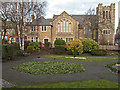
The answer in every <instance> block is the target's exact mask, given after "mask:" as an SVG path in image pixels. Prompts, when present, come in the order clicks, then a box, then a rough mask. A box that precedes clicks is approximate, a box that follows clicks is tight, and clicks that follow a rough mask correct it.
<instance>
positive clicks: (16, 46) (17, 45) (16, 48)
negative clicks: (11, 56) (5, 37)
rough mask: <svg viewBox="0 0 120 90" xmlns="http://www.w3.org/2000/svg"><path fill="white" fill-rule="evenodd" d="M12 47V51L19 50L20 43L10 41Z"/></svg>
mask: <svg viewBox="0 0 120 90" xmlns="http://www.w3.org/2000/svg"><path fill="white" fill-rule="evenodd" d="M12 45H13V47H14V51H16V50H20V45H19V43H12Z"/></svg>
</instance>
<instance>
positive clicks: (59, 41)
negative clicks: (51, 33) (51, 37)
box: [54, 39, 66, 45]
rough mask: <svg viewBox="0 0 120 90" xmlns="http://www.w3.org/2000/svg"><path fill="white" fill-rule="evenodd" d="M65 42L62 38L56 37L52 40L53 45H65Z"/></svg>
mask: <svg viewBox="0 0 120 90" xmlns="http://www.w3.org/2000/svg"><path fill="white" fill-rule="evenodd" d="M65 44H66V43H65V41H64V40H62V39H57V40H55V42H54V45H65Z"/></svg>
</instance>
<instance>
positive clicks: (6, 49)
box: [2, 44, 14, 60]
mask: <svg viewBox="0 0 120 90" xmlns="http://www.w3.org/2000/svg"><path fill="white" fill-rule="evenodd" d="M13 52H14V47H13V45H12V44H3V45H2V59H6V60H12V59H13V57H14V53H13Z"/></svg>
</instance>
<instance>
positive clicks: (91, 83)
mask: <svg viewBox="0 0 120 90" xmlns="http://www.w3.org/2000/svg"><path fill="white" fill-rule="evenodd" d="M12 88H118V83H116V82H111V81H108V80H104V79H98V80H87V81H74V82H60V83H53V84H45V85H40V86H14V87H12Z"/></svg>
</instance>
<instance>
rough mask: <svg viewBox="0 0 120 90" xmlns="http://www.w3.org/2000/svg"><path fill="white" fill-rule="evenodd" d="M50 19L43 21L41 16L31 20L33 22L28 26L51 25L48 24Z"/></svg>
mask: <svg viewBox="0 0 120 90" xmlns="http://www.w3.org/2000/svg"><path fill="white" fill-rule="evenodd" d="M51 21H52V19H45V18H44V17H43V16H42V17H40V18H38V19H35V20H33V22H32V23H31V24H29V25H51V24H50V22H51Z"/></svg>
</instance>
